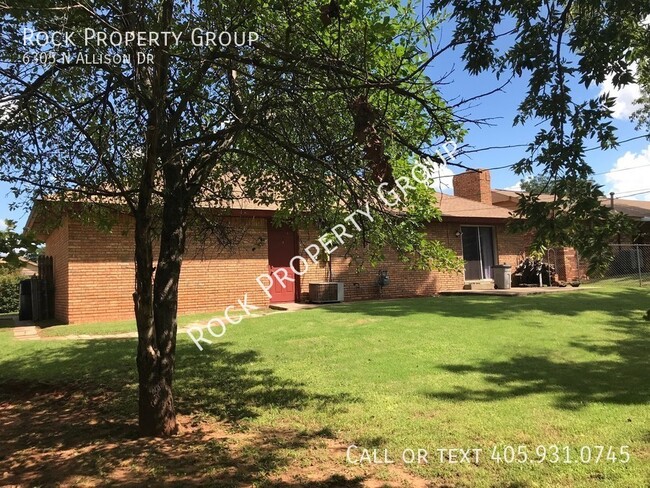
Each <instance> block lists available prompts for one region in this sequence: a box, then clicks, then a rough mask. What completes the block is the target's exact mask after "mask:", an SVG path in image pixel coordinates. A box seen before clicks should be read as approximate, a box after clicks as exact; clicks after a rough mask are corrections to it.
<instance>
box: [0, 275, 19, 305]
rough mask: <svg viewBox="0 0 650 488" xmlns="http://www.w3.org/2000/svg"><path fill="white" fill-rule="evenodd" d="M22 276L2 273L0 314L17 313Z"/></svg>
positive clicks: (0, 278) (0, 281)
mask: <svg viewBox="0 0 650 488" xmlns="http://www.w3.org/2000/svg"><path fill="white" fill-rule="evenodd" d="M21 279H22V278H21V276H19V275H17V274H14V273H0V313H8V312H17V311H18V306H19V305H18V301H19V296H18V295H19V293H20V280H21Z"/></svg>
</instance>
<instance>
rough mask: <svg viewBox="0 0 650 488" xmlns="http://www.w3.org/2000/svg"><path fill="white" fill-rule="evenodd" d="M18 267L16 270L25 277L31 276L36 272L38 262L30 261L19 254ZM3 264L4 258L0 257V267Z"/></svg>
mask: <svg viewBox="0 0 650 488" xmlns="http://www.w3.org/2000/svg"><path fill="white" fill-rule="evenodd" d="M18 259H19V260H20V268H18V269H17V270H16V272H17V273H18V274H20V275H21V276H24V277H25V278H31V277H32V276H34V275H37V274H38V264H36V263H34V262H32V261H30V260H29V259H27V258H24V257H22V256H20V257H19V258H18ZM4 265H5V260H4V259H2V258H0V267H2V266H4Z"/></svg>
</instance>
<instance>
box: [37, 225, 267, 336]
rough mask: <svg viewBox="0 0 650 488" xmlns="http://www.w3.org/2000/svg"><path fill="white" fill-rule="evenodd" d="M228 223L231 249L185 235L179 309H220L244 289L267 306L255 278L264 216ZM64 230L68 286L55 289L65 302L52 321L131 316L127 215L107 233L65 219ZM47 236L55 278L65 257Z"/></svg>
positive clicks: (263, 268)
mask: <svg viewBox="0 0 650 488" xmlns="http://www.w3.org/2000/svg"><path fill="white" fill-rule="evenodd" d="M230 223H231V224H232V225H233V228H234V229H235V235H234V237H235V239H236V241H237V245H236V246H234V248H228V247H224V246H223V245H220V244H219V243H218V242H217V241H216V240H215V239H199V238H196V236H194V237H193V236H192V235H191V234H190V235H188V246H187V250H186V254H185V258H184V261H183V267H182V271H181V280H180V283H179V303H178V306H179V308H178V311H179V313H181V314H182V313H190V312H211V311H215V312H220V311H221V310H223V309H224V308H225V307H226V306H228V305H231V304H236V303H237V300H238V299H243V294H244V293H245V292H248V300H247V301H248V303H252V304H255V305H258V306H262V307H266V306H268V300H267V299H266V296H265V295H264V294H263V292H262V290H261V289H260V287H259V286H258V284H257V282H256V281H255V278H256V277H257V276H258V275H259V274H260V273H266V272H267V270H268V257H267V243H266V219H262V218H248V219H234V218H233V219H232V220H231V222H230ZM67 229H68V230H67V235H68V236H69V238H68V246H69V256H68V264H67V268H68V271H67V277H68V282H69V284H68V286H67V287H61V289H59V288H58V287H57V296H60V295H67V298H68V300H67V303H66V302H65V301H61V307H60V308H57V313H56V317H57V319H59V320H61V321H64V322H67V323H81V322H98V321H104V320H120V319H129V318H132V317H133V315H134V312H133V291H134V286H135V285H134V272H135V269H134V265H133V249H134V244H133V226H132V224H131V220H130V218H127V217H123V218H121V219H120V220H119V222H118V224H117V225H115V226H114V227H113V228H112V229H111V231H110V232H103V231H100V230H97V229H96V228H94V227H93V226H92V225H87V224H83V223H81V222H79V221H75V220H73V221H70V222H68V223H67ZM58 232H59V230H57V231H56V233H58ZM54 235H55V234H52V237H53V236H54ZM52 237H50V239H48V250H47V251H46V252H47V253H48V254H51V255H53V257H54V263H55V277H56V276H57V274H59V275H61V273H62V272H61V271H58V268H57V263H58V262H63V261H65V256H64V255H63V254H62V253H61V251H56V250H55V249H54V248H53V247H52V246H50V241H52V242H54V241H53V239H52ZM154 249H155V248H154ZM155 257H156V256H154V259H155ZM55 281H56V278H55ZM58 303H59V302H57V304H58Z"/></svg>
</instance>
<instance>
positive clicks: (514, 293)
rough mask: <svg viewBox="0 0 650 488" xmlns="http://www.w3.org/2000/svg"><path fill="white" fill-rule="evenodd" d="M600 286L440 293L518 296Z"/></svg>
mask: <svg viewBox="0 0 650 488" xmlns="http://www.w3.org/2000/svg"><path fill="white" fill-rule="evenodd" d="M594 288H598V287H596V286H589V285H587V286H585V285H581V286H577V287H574V286H567V287H564V288H562V287H559V286H544V287H526V286H522V287H517V288H510V289H508V290H450V291H441V292H440V295H443V296H451V295H491V296H495V295H496V296H504V297H518V296H524V295H544V294H547V293H569V292H572V291H578V290H593V289H594Z"/></svg>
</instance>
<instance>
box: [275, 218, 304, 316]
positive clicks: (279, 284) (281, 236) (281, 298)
mask: <svg viewBox="0 0 650 488" xmlns="http://www.w3.org/2000/svg"><path fill="white" fill-rule="evenodd" d="M268 236H269V276H271V277H272V278H273V285H272V286H271V289H270V290H269V292H270V293H271V299H270V301H271V303H282V302H294V301H296V289H297V287H296V285H297V283H296V282H297V280H298V278H299V276H296V274H295V273H294V272H293V271H292V270H291V267H290V266H289V263H290V261H291V258H293V257H294V256H295V255H296V254H297V251H298V249H297V247H298V245H297V244H298V240H297V239H296V233H295V232H294V231H293V230H291V229H290V228H289V227H280V228H276V227H273V224H272V223H271V221H270V220H269V225H268Z"/></svg>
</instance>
